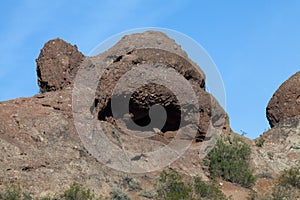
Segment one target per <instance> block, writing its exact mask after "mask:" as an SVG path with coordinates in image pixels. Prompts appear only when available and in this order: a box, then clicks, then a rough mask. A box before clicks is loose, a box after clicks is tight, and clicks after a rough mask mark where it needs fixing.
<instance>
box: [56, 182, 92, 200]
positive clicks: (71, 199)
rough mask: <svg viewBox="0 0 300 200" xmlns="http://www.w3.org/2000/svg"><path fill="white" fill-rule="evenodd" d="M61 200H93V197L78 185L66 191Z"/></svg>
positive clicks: (88, 191)
mask: <svg viewBox="0 0 300 200" xmlns="http://www.w3.org/2000/svg"><path fill="white" fill-rule="evenodd" d="M61 199H62V200H93V199H95V195H94V194H93V193H92V192H91V191H90V190H89V189H85V188H83V187H82V186H80V185H78V184H76V183H75V184H73V185H72V186H71V187H70V189H68V190H66V191H65V192H64V194H63V195H62V196H61Z"/></svg>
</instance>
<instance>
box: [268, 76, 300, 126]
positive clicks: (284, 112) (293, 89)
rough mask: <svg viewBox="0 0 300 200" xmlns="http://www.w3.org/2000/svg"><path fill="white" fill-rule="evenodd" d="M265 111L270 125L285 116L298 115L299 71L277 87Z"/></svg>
mask: <svg viewBox="0 0 300 200" xmlns="http://www.w3.org/2000/svg"><path fill="white" fill-rule="evenodd" d="M266 112H267V118H268V120H269V123H270V126H271V127H274V126H275V125H277V124H278V123H279V122H281V121H282V120H284V119H286V118H291V117H295V116H298V115H300V72H297V73H296V74H294V75H293V76H292V77H290V78H289V79H288V80H287V81H285V82H284V83H283V84H282V85H281V86H280V87H279V88H278V89H277V91H276V92H275V93H274V95H273V97H272V98H271V100H270V102H269V104H268V106H267V110H266Z"/></svg>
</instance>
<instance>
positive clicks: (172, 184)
mask: <svg viewBox="0 0 300 200" xmlns="http://www.w3.org/2000/svg"><path fill="white" fill-rule="evenodd" d="M157 194H158V199H166V200H179V199H190V198H189V197H191V196H192V187H191V186H190V185H188V184H186V183H185V182H183V180H182V176H181V175H180V174H179V173H178V172H177V171H176V170H174V169H170V171H169V172H165V171H163V172H162V173H161V174H160V177H159V180H158V189H157Z"/></svg>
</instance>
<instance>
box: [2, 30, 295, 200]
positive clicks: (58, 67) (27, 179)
mask: <svg viewBox="0 0 300 200" xmlns="http://www.w3.org/2000/svg"><path fill="white" fill-rule="evenodd" d="M149 44H151V45H152V46H153V45H154V46H153V47H157V49H155V48H147V49H141V47H143V46H145V45H146V46H147V45H149ZM170 52H173V53H170ZM157 55H159V56H157ZM95 63H96V64H95ZM97 63H98V64H99V63H109V65H107V66H106V67H105V68H101V65H97ZM80 66H83V68H85V69H89V70H96V71H97V70H99V71H101V70H102V71H103V76H101V79H100V81H99V82H97V84H96V87H95V89H96V91H94V94H95V95H94V99H92V102H89V103H90V106H89V107H88V109H87V110H80V109H79V110H76V111H75V114H74V102H73V101H74V90H73V87H74V85H75V87H76V86H77V85H76V74H77V73H78V71H79V70H80V69H79V67H80ZM144 66H146V67H145V69H146V70H144V71H138V70H139V69H144V68H143V67H144ZM153 69H155V70H162V71H163V70H165V72H166V73H173V72H174V71H176V72H177V74H179V75H180V76H181V78H182V77H183V79H182V81H183V82H182V83H188V84H190V85H191V87H192V88H193V91H195V95H194V97H195V99H196V104H197V108H194V107H192V106H193V105H191V104H188V101H184V100H183V102H184V103H182V102H181V99H179V98H178V97H177V96H176V95H174V91H172V90H170V89H169V88H168V87H166V86H164V85H163V84H155V83H152V82H151V83H150V84H146V85H142V86H141V87H138V88H131V85H132V84H139V82H138V81H140V79H141V77H142V74H143V73H148V74H150V78H151V73H152V74H153V73H155V72H157V71H155V70H154V71H153ZM151 70H152V71H151ZM130 71H134V74H133V76H130V78H126V74H127V73H129V72H130ZM37 73H38V80H39V86H40V89H41V91H42V92H43V93H41V94H37V95H35V96H33V97H31V98H19V99H15V100H10V101H6V102H0V149H1V151H0V161H1V162H0V189H2V188H4V187H5V186H6V185H7V184H9V183H11V182H13V183H18V184H20V185H21V186H22V188H24V189H25V190H28V191H30V192H31V193H32V194H33V195H34V196H36V197H44V196H47V195H49V194H50V195H51V194H57V193H61V192H62V191H64V190H65V189H66V188H67V187H68V186H69V185H71V184H72V183H74V182H77V183H81V184H83V185H84V186H86V187H88V188H90V189H92V190H94V191H95V193H96V194H101V195H103V196H109V193H110V191H111V189H112V188H115V187H118V186H119V184H120V181H122V179H124V177H128V176H130V177H132V178H134V179H137V180H139V182H140V183H141V188H142V189H141V190H147V191H148V190H151V189H153V187H154V185H155V181H156V179H157V177H158V175H159V171H153V172H149V173H147V172H144V173H140V174H134V173H135V172H137V171H131V172H133V174H128V173H125V172H122V170H121V171H120V170H115V169H116V168H115V169H112V168H111V167H113V168H114V166H116V165H114V163H113V162H114V159H113V158H112V156H113V155H115V154H113V152H111V153H110V152H106V153H105V155H102V154H104V153H103V152H99V151H97V152H95V151H94V149H93V148H92V147H90V146H86V144H85V142H84V141H89V140H88V139H86V140H85V139H84V137H87V138H88V136H89V135H88V133H87V134H86V135H82V134H81V135H80V134H79V133H78V126H76V124H74V115H76V112H78V113H81V112H82V113H84V114H86V113H87V114H86V115H84V116H88V117H91V119H93V120H94V121H93V122H95V123H96V124H97V127H100V128H101V130H104V131H103V132H104V135H105V136H106V137H107V138H108V139H109V141H111V143H112V144H113V145H114V146H115V147H116V148H120V149H122V150H123V151H122V152H129V151H130V152H133V153H132V154H130V153H126V156H127V158H126V159H128V160H129V162H136V163H138V165H142V166H148V165H149V163H151V162H150V161H151V159H154V160H155V159H158V160H159V159H160V160H161V161H162V162H163V160H164V159H165V160H167V159H169V157H168V155H164V154H160V155H159V156H157V157H151V156H152V154H147V151H155V150H159V149H161V148H163V147H165V146H166V145H170V144H171V145H172V141H173V140H174V138H175V141H177V140H176V135H178V132H180V130H184V131H185V132H184V134H185V135H182V136H185V137H184V141H186V140H188V141H189V143H188V144H189V145H188V149H187V151H185V152H181V151H178V152H176V153H179V154H180V153H181V154H182V155H181V156H180V158H179V159H176V158H177V157H175V158H172V159H171V160H170V161H174V160H175V162H170V166H172V167H174V168H176V169H178V171H180V172H182V173H185V174H188V175H198V176H201V177H203V179H205V180H208V179H209V176H208V175H209V174H207V172H206V171H205V166H204V165H203V163H202V160H201V159H199V153H201V152H202V151H203V149H204V148H206V147H208V146H209V144H207V143H206V142H207V140H209V139H210V137H211V135H210V133H211V131H214V132H218V133H219V134H223V135H235V133H233V132H232V131H231V130H230V126H229V121H228V116H227V114H226V113H225V111H224V110H223V109H222V108H221V106H220V105H219V104H218V102H217V101H216V100H215V99H214V98H213V97H212V96H211V95H210V94H209V93H207V92H206V91H205V75H204V73H203V72H202V71H201V69H200V68H199V67H198V66H197V65H196V64H195V63H194V62H192V61H191V60H190V59H189V58H188V56H187V54H186V53H185V52H184V51H183V50H181V48H180V46H178V45H177V44H176V43H175V41H174V40H172V39H170V38H168V37H167V36H166V35H164V34H162V33H158V32H145V33H142V34H133V35H130V36H126V37H124V38H123V39H122V40H121V41H120V42H118V43H117V44H116V45H115V46H114V47H112V48H111V49H109V50H107V51H106V52H103V53H102V54H100V55H98V56H96V57H85V56H84V55H83V54H82V53H80V52H79V51H78V50H77V47H76V46H72V45H70V44H68V43H66V42H64V41H62V40H60V39H55V40H51V41H49V42H48V43H46V44H45V46H44V48H43V49H42V50H41V54H40V56H39V58H38V59H37ZM122 77H125V79H124V80H123V81H122V84H121V85H120V86H118V82H119V80H120V79H121V78H122ZM291 79H292V81H291V82H293V83H291V84H286V83H285V85H290V87H287V88H286V86H282V87H280V89H279V91H278V92H276V93H275V94H274V96H276V97H274V96H273V98H272V100H271V101H270V104H269V106H268V113H287V112H286V111H285V110H283V111H280V112H277V111H276V112H275V111H272V109H273V108H282V109H285V108H286V109H288V105H289V104H290V102H292V103H291V104H292V106H293V107H295V109H296V108H298V107H297V105H298V100H297V98H296V97H298V96H299V95H300V94H299V90H298V88H300V87H299V86H300V85H299V82H295V80H294V79H295V77H292V78H291ZM85 80H86V81H88V82H89V81H90V82H93V81H94V80H90V79H89V77H87V78H86V79H85ZM153 80H155V76H153ZM178 80H179V79H178V77H176V76H173V77H171V78H170V79H169V80H168V81H169V82H170V83H173V86H175V87H174V88H176V87H180V85H176V82H178ZM297 80H298V79H297ZM287 82H288V83H289V81H287ZM129 83H131V85H130V84H129ZM117 86H118V87H119V89H120V90H116V89H115V88H116V87H117ZM297 86H298V87H297ZM126 88H127V89H128V88H131V89H130V90H125V89H126ZM89 89H91V88H89V87H88V84H87V87H86V88H85V90H86V91H89ZM174 90H175V89H174ZM277 93H278V94H277ZM279 93H280V94H279ZM286 93H287V94H291V96H292V97H291V98H292V99H293V100H292V101H290V99H291V98H290V97H286V98H285V94H286ZM83 94H84V93H83ZM176 94H178V96H184V95H186V97H188V95H187V94H186V93H184V91H178V93H176ZM130 95H131V96H130ZM297 95H298V96H297ZM124 96H130V98H129V99H128V102H129V104H128V107H129V113H126V112H124V113H121V114H119V115H114V114H115V113H114V111H113V110H111V105H112V104H113V103H112V101H113V99H114V98H123V97H124ZM277 96H278V97H284V98H282V99H281V100H280V101H275V100H274V99H275V98H277ZM82 97H83V99H82V101H84V99H85V96H84V95H82ZM294 97H295V98H296V100H295V101H294V99H295V98H294ZM285 99H288V100H286V101H285ZM121 100H122V99H121ZM274 102H278V105H275V104H276V103H274ZM157 104H160V105H161V106H162V108H164V109H165V110H166V113H165V114H166V117H167V119H166V123H165V125H164V126H161V127H159V124H154V125H153V124H152V125H153V126H148V124H150V125H151V120H150V121H149V118H151V112H152V111H153V110H151V107H153V106H155V105H157ZM281 104H282V105H284V106H283V107H282V106H281ZM78 105H81V104H78ZM182 105H184V106H183V108H184V109H181V108H180V106H182ZM270 105H272V106H270ZM122 106H123V105H121V107H122ZM123 107H124V106H123ZM117 108H118V107H117ZM120 109H121V108H120ZM195 109H196V110H195ZM197 109H198V110H197ZM295 109H294V110H295ZM185 113H199V115H196V116H197V118H196V122H197V127H196V128H197V130H196V132H195V134H194V135H193V134H189V133H188V132H189V131H191V132H193V131H194V129H193V126H190V124H192V122H193V123H194V122H195V120H194V121H193V118H191V117H190V116H189V115H185ZM269 115H272V116H276V117H275V118H276V120H275V121H276V126H275V127H274V128H272V129H270V130H269V131H267V132H266V133H264V134H263V136H262V138H263V139H264V144H263V145H262V146H261V147H258V146H256V145H255V141H250V140H248V139H246V138H244V140H245V141H246V142H247V143H249V144H250V145H251V147H252V150H253V156H252V157H253V159H252V161H253V167H254V168H255V172H256V174H262V173H270V174H272V176H276V175H277V174H278V173H279V172H280V171H282V170H283V169H287V168H289V167H291V166H297V165H299V164H300V163H299V158H300V146H299V144H300V132H299V130H300V127H299V125H300V123H299V119H300V115H299V113H298V112H294V113H293V114H291V115H284V117H281V114H279V115H278V116H279V117H277V115H275V114H268V116H269ZM182 116H183V117H182ZM128 117H129V118H131V119H132V121H134V122H135V123H137V124H139V125H141V127H143V126H145V127H147V128H146V129H145V130H144V129H143V133H144V134H149V136H147V140H144V139H145V138H144V136H140V135H138V137H137V135H134V134H137V131H138V130H137V129H135V127H132V126H130V125H128V124H127V121H126V120H128ZM152 117H153V116H152ZM154 117H155V118H159V117H161V112H159V115H154ZM269 118H270V117H269ZM151 119H152V120H153V118H151ZM277 119H280V120H277ZM154 121H155V120H154ZM179 122H182V126H177V124H178V123H179ZM158 123H159V121H158ZM270 123H272V124H273V121H272V122H271V121H270ZM124 124H125V125H124ZM123 125H124V126H123ZM156 126H157V127H156ZM124 127H125V128H126V129H124ZM79 128H80V127H79ZM187 136H189V137H187ZM93 137H94V136H92V139H94V141H95V146H97V144H98V143H97V141H98V140H97V139H95V138H93ZM187 138H188V139H187ZM178 141H179V142H178V143H176V145H178V146H179V147H178V146H176V148H179V149H180V147H181V145H183V144H186V143H183V140H180V139H179V140H178ZM181 142H182V143H181ZM190 144H191V145H190ZM99 148H100V147H99ZM141 149H142V150H143V151H140V150H141ZM202 153H203V152H202ZM126 159H125V160H123V161H122V162H121V161H120V162H121V164H124V165H126V163H128V160H126ZM103 160H105V161H107V162H103ZM147 163H148V164H147ZM158 164H160V163H158ZM132 166H135V165H132ZM149 166H150V165H149ZM161 166H163V167H168V166H164V165H161ZM151 167H153V168H155V166H152V165H151ZM125 168H126V167H125ZM143 169H144V168H143ZM137 170H139V169H137ZM124 171H126V170H124ZM149 171H152V170H149ZM263 181H264V180H259V181H258V185H256V186H255V187H257V188H258V190H260V189H261V188H259V186H260V185H259V184H260V183H261V182H263ZM271 182H272V181H271ZM224 184H225V185H224V187H223V191H224V192H225V193H226V194H231V195H233V197H234V198H239V197H240V194H246V193H247V192H248V190H246V189H243V188H240V187H238V186H234V185H232V184H230V183H227V182H226V183H224ZM264 188H265V189H266V190H268V187H263V189H264ZM128 193H129V195H130V196H131V197H132V199H143V198H144V197H141V196H138V192H136V191H128ZM239 193H240V194H239ZM237 194H239V195H237Z"/></svg>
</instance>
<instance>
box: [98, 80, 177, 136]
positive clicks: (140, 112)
mask: <svg viewBox="0 0 300 200" xmlns="http://www.w3.org/2000/svg"><path fill="white" fill-rule="evenodd" d="M157 87H158V86H157V85H155V86H153V85H147V86H143V87H141V88H138V89H137V90H136V91H135V92H134V93H133V94H132V95H131V97H126V95H125V94H119V95H115V96H113V97H112V98H113V99H114V100H112V99H109V100H108V103H107V104H106V106H105V107H103V108H102V109H101V110H100V112H99V113H98V119H99V120H102V121H107V119H108V118H110V117H113V118H114V119H116V120H118V119H120V118H122V119H123V117H124V116H127V117H130V118H131V120H132V121H133V122H134V124H135V125H134V126H131V125H127V123H126V125H127V128H128V129H131V130H140V129H139V127H146V126H148V125H149V124H150V125H153V124H152V123H151V122H152V121H159V122H162V126H161V127H152V126H148V127H147V129H143V130H145V131H153V128H159V129H160V130H161V131H162V132H167V131H176V130H178V129H179V127H180V122H181V110H180V106H179V105H178V100H177V98H176V97H175V96H174V94H173V93H172V92H170V91H169V90H168V89H167V88H165V87H164V86H159V88H157ZM155 89H158V90H157V91H158V93H156V90H155ZM126 98H127V99H126ZM128 98H129V113H128V109H124V106H126V102H127V104H128ZM112 101H113V102H114V103H112ZM115 102H116V103H115ZM112 104H113V106H114V112H113V111H112V108H111V106H112ZM156 105H160V107H161V109H164V111H163V113H165V115H163V113H162V114H161V115H160V112H158V114H156V115H154V116H155V118H154V119H153V116H152V119H151V116H150V115H151V109H153V107H154V106H156ZM95 106H96V105H95ZM126 110H127V113H126V112H125V111H126ZM115 111H117V113H116V112H115ZM123 111H124V112H123ZM131 120H130V121H131ZM132 121H131V122H132ZM163 122H165V123H163ZM154 125H155V124H154ZM137 127H138V128H137Z"/></svg>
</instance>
